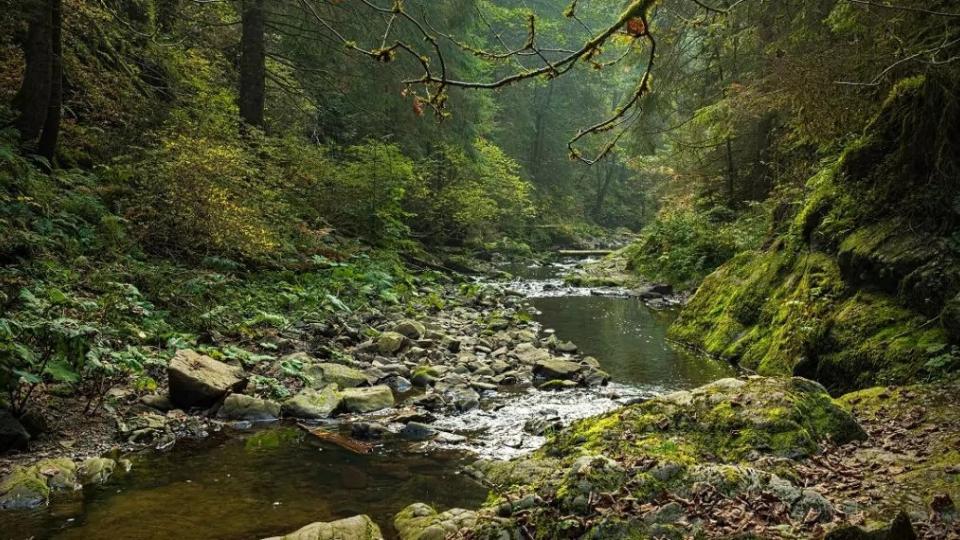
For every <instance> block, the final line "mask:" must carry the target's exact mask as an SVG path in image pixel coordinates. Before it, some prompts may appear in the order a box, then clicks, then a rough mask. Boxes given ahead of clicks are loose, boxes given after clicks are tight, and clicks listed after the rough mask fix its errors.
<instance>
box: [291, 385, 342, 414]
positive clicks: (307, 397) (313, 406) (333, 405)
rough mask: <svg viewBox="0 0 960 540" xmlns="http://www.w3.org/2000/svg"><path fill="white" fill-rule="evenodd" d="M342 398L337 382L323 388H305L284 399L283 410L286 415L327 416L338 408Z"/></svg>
mask: <svg viewBox="0 0 960 540" xmlns="http://www.w3.org/2000/svg"><path fill="white" fill-rule="evenodd" d="M342 399H343V398H342V396H341V395H340V393H339V392H338V391H337V385H335V384H330V385H327V386H326V387H324V388H323V389H322V390H315V389H313V388H305V389H303V390H301V391H300V392H299V393H297V395H295V396H293V397H291V398H290V399H288V400H286V401H284V402H283V405H282V407H281V410H282V412H283V414H284V416H289V417H293V418H307V419H314V420H315V419H320V418H327V417H329V416H330V415H331V414H333V412H334V411H335V410H337V408H338V407H339V406H340V402H341V400H342Z"/></svg>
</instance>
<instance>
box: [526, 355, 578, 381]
mask: <svg viewBox="0 0 960 540" xmlns="http://www.w3.org/2000/svg"><path fill="white" fill-rule="evenodd" d="M582 368H583V366H581V365H580V364H578V363H576V362H571V361H569V360H561V359H559V358H550V359H545V360H539V361H538V362H537V363H536V364H534V366H533V374H534V375H536V376H537V377H539V378H541V379H547V380H548V381H555V380H563V381H569V380H573V379H575V378H576V377H577V374H578V373H580V370H581V369H582Z"/></svg>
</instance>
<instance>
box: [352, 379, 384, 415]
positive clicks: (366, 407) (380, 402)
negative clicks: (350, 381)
mask: <svg viewBox="0 0 960 540" xmlns="http://www.w3.org/2000/svg"><path fill="white" fill-rule="evenodd" d="M340 395H341V397H342V402H341V404H342V406H343V408H344V409H345V410H346V411H347V412H352V413H368V412H373V411H379V410H381V409H386V408H388V407H393V404H394V399H393V391H392V390H390V387H389V386H386V385H383V384H381V385H377V386H370V387H364V388H347V389H346V390H344V391H343V392H341V394H340Z"/></svg>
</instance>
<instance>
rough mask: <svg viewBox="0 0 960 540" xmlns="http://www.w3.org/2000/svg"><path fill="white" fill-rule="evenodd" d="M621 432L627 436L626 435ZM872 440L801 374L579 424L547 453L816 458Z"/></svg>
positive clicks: (676, 397)
mask: <svg viewBox="0 0 960 540" xmlns="http://www.w3.org/2000/svg"><path fill="white" fill-rule="evenodd" d="M618 437H624V438H623V439H618ZM864 438H866V434H865V433H864V431H863V429H862V428H861V427H860V426H859V425H858V424H857V422H856V420H855V419H854V418H853V416H852V415H850V413H849V412H847V411H846V410H845V409H843V408H842V407H840V406H838V405H837V404H836V402H835V401H834V400H833V399H832V398H831V397H830V396H829V394H827V392H826V390H825V389H824V388H823V387H822V386H820V385H819V384H817V383H815V382H812V381H809V380H806V379H802V378H799V377H794V378H767V377H751V378H748V379H746V380H743V379H722V380H720V381H717V382H715V383H712V384H708V385H706V386H702V387H700V388H697V389H695V390H691V391H681V392H676V393H673V394H668V395H665V396H661V397H659V398H656V399H653V400H650V401H648V402H646V403H642V404H638V405H634V406H630V407H627V408H625V409H622V410H620V411H618V412H614V413H611V414H609V415H606V416H600V417H597V418H592V419H588V420H584V421H581V422H579V423H575V424H574V425H573V426H572V427H571V429H569V430H565V431H563V432H561V433H560V434H559V435H558V436H557V437H556V439H555V440H554V441H553V442H552V444H550V445H549V446H548V447H547V450H546V451H547V452H551V453H555V454H559V455H565V454H566V453H567V452H570V451H574V452H593V453H596V452H603V453H604V455H618V454H620V453H628V454H632V455H643V456H647V457H656V458H667V459H670V460H672V461H677V462H681V463H688V464H692V463H695V462H698V461H700V460H703V459H718V458H719V459H721V460H724V461H731V462H736V461H739V460H742V459H746V458H747V457H756V456H759V455H764V454H768V455H774V456H781V457H788V458H799V457H803V456H808V455H810V454H812V453H813V452H815V451H816V450H817V449H818V447H819V444H820V442H822V441H824V440H827V439H829V440H831V441H832V442H834V443H837V444H842V443H846V442H849V441H852V440H862V439H864Z"/></svg>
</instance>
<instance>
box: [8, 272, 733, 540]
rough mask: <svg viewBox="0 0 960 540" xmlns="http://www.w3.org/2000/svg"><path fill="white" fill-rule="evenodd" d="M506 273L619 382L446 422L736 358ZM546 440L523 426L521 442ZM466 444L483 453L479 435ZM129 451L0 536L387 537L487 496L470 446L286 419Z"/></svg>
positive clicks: (665, 315)
mask: <svg viewBox="0 0 960 540" xmlns="http://www.w3.org/2000/svg"><path fill="white" fill-rule="evenodd" d="M510 270H511V271H513V272H514V273H515V274H517V275H521V276H522V277H523V280H522V281H518V282H515V283H513V285H512V286H514V287H515V288H518V289H520V290H522V291H524V292H526V293H527V294H528V295H529V296H530V302H531V303H532V304H533V305H534V306H535V307H536V308H537V309H538V310H539V311H540V312H541V313H540V314H539V315H537V320H538V321H539V322H540V323H542V324H543V326H544V327H545V328H552V329H554V330H555V331H556V333H557V336H558V338H560V339H562V340H570V341H573V342H574V343H576V344H577V345H578V346H579V347H580V349H581V351H582V352H583V353H585V354H589V355H592V356H595V357H596V358H598V359H599V360H600V363H601V365H602V367H603V369H605V370H606V371H608V372H609V373H610V374H611V376H612V378H613V383H612V384H611V386H610V387H609V388H608V389H606V390H603V391H602V392H601V393H600V394H596V393H592V394H591V392H593V391H575V392H562V393H540V392H530V393H527V394H523V395H517V396H510V395H507V396H501V400H502V401H501V403H500V404H499V405H498V406H497V410H496V411H481V410H475V411H473V412H472V413H471V414H468V415H463V416H461V417H458V418H447V419H441V420H440V421H439V422H438V425H439V427H442V428H443V429H448V430H456V431H460V432H463V431H466V430H470V429H482V428H486V429H488V430H489V432H496V431H497V429H498V425H497V423H498V422H503V419H504V418H507V419H508V422H507V423H508V424H511V425H512V426H514V427H516V425H517V420H516V416H515V415H516V414H518V411H520V412H523V411H530V410H533V409H536V408H543V407H549V408H550V409H551V410H553V411H559V412H560V414H561V416H566V417H579V416H584V415H587V414H596V413H599V412H602V411H603V410H608V409H610V408H613V407H615V406H617V405H618V400H620V402H622V401H623V400H624V396H627V397H630V396H646V395H650V394H654V393H660V392H664V391H670V390H676V389H681V388H690V387H694V386H699V385H701V384H704V383H706V382H710V381H713V380H716V379H718V378H721V377H724V376H727V375H729V374H730V373H732V371H731V369H730V368H729V366H726V365H724V364H721V363H717V362H714V361H711V360H707V359H704V358H701V357H698V356H695V355H692V354H689V353H687V352H685V351H682V350H679V349H677V348H675V347H674V346H672V345H671V344H670V343H668V342H667V341H666V339H665V336H666V329H667V327H668V326H669V324H670V321H671V320H672V318H673V317H674V314H673V313H671V312H670V311H653V310H651V309H649V308H647V307H646V306H644V305H643V304H642V303H641V302H640V301H639V300H636V299H631V298H622V297H613V296H596V295H592V294H591V291H590V290H587V289H567V288H564V287H563V286H562V284H561V283H560V282H559V281H558V280H557V279H555V276H556V275H557V273H558V272H559V271H562V267H554V268H549V267H548V268H531V269H524V268H512V269H510ZM481 438H482V436H481V437H478V439H481ZM541 442H542V440H540V439H536V438H530V437H526V439H525V440H524V441H522V444H521V443H517V445H515V446H516V451H517V452H522V451H524V450H526V449H528V448H529V447H531V446H535V445H537V444H539V443H541ZM463 447H464V448H469V449H471V450H472V451H474V452H477V453H480V454H483V452H484V449H483V448H482V447H479V446H478V447H471V446H470V445H465V446H463ZM499 455H502V456H507V457H508V456H509V455H510V454H509V453H502V452H501V453H500V454H499ZM132 461H133V468H132V470H131V471H130V472H129V473H126V474H122V475H119V476H117V477H116V478H114V479H112V480H111V481H110V482H109V483H108V484H107V485H105V486H101V487H97V488H88V489H86V490H85V491H84V492H83V493H77V494H73V495H67V496H59V497H57V498H56V499H54V500H53V502H52V503H51V504H50V506H48V507H44V508H40V509H36V510H30V511H13V512H4V513H2V514H0V537H3V538H30V537H36V538H69V539H73V538H76V539H79V538H84V539H121V538H122V539H155V538H162V539H169V538H176V539H184V540H186V539H256V538H262V537H265V536H270V535H276V534H282V533H286V532H290V531H292V530H294V529H297V528H299V527H301V526H303V525H306V524H307V523H310V522H314V521H327V520H332V519H339V518H343V517H349V516H352V515H356V514H369V515H370V516H371V517H372V518H373V519H374V520H376V521H377V522H378V523H379V524H380V526H381V528H382V529H383V530H384V532H385V533H386V534H387V535H388V537H389V536H390V535H391V534H392V526H391V524H390V522H391V518H392V516H393V515H394V514H395V513H396V512H398V511H399V510H401V509H402V508H403V507H405V506H406V505H408V504H410V503H412V502H417V501H420V502H426V503H431V504H433V505H435V506H436V507H437V508H438V509H440V510H442V509H445V508H450V507H456V506H461V507H475V506H477V505H479V504H480V503H481V502H482V501H483V500H484V499H485V498H486V490H485V489H484V488H482V487H481V486H480V485H478V484H476V483H475V482H473V481H472V480H471V479H470V478H468V477H466V476H465V475H461V474H459V473H458V471H459V469H460V467H461V466H462V465H463V464H464V463H465V462H468V461H469V456H468V455H466V454H465V453H463V452H460V451H457V450H454V449H447V450H444V449H437V448H433V449H431V450H430V451H428V452H424V451H423V450H422V449H417V448H413V447H410V446H408V445H405V444H399V443H398V444H388V445H386V446H384V447H382V448H379V449H378V450H377V452H376V453H374V454H372V455H355V454H352V453H350V452H347V451H345V450H342V449H340V448H338V447H335V446H329V445H326V444H323V443H320V442H317V441H315V440H313V439H312V438H311V437H310V436H309V435H307V434H305V433H303V432H301V431H300V430H298V429H296V428H291V427H283V426H273V427H268V428H265V429H261V430H259V431H248V432H235V431H229V430H228V431H227V432H225V433H221V434H217V435H214V436H213V437H211V438H210V439H208V440H205V441H199V442H181V443H178V444H177V445H176V446H175V447H174V448H173V450H172V451H170V452H168V453H163V454H157V453H144V454H142V455H138V456H133V457H132Z"/></svg>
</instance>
